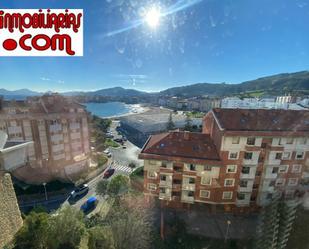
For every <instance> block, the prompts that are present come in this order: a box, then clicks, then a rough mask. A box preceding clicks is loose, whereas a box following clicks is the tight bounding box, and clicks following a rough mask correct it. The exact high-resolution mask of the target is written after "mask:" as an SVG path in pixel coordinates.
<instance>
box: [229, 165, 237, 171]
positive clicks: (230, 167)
mask: <svg viewBox="0 0 309 249" xmlns="http://www.w3.org/2000/svg"><path fill="white" fill-rule="evenodd" d="M236 171H237V165H227V166H226V173H236Z"/></svg>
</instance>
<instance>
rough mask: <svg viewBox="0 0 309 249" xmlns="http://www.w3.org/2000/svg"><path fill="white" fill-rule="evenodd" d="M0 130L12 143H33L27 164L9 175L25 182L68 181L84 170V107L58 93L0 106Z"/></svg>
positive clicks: (86, 151) (86, 147) (86, 142)
mask: <svg viewBox="0 0 309 249" xmlns="http://www.w3.org/2000/svg"><path fill="white" fill-rule="evenodd" d="M0 130H1V131H4V132H5V133H7V134H8V139H9V140H12V141H23V140H25V141H33V142H34V143H33V145H31V146H29V149H28V151H27V153H28V157H29V163H28V164H27V165H25V166H24V167H21V168H19V169H17V170H16V171H14V172H12V173H13V175H14V176H16V177H18V178H20V179H22V180H24V181H27V182H38V183H40V182H43V181H48V180H51V179H53V178H61V179H68V178H69V179H70V177H71V176H74V175H75V174H78V173H80V172H81V171H83V170H85V169H86V168H87V167H88V154H89V151H90V150H89V134H88V121H87V112H86V111H85V108H84V106H82V105H80V104H78V103H76V102H74V101H71V100H69V99H67V98H64V97H63V96H60V95H58V94H54V95H44V96H42V97H33V98H29V99H27V100H25V101H4V100H1V103H0Z"/></svg>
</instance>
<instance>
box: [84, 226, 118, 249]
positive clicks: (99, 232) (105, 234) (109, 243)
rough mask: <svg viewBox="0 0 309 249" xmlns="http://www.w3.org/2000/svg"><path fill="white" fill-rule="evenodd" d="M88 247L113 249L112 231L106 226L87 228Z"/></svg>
mask: <svg viewBox="0 0 309 249" xmlns="http://www.w3.org/2000/svg"><path fill="white" fill-rule="evenodd" d="M88 234H89V238H88V249H115V246H114V238H113V234H112V231H111V229H110V228H109V227H107V226H95V227H92V228H90V229H89V230H88Z"/></svg>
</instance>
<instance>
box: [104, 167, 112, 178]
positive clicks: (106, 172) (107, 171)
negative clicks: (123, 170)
mask: <svg viewBox="0 0 309 249" xmlns="http://www.w3.org/2000/svg"><path fill="white" fill-rule="evenodd" d="M114 173H115V169H111V168H110V169H108V170H106V171H105V172H104V175H103V178H106V179H107V178H110V177H111V176H112V175H113V174H114Z"/></svg>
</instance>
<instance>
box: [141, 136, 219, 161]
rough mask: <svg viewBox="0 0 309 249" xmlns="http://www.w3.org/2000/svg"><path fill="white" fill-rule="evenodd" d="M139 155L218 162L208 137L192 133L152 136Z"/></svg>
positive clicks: (216, 154) (212, 144) (214, 149)
mask: <svg viewBox="0 0 309 249" xmlns="http://www.w3.org/2000/svg"><path fill="white" fill-rule="evenodd" d="M141 153H142V154H152V155H161V156H171V157H185V158H193V159H202V160H220V158H219V155H218V152H217V150H216V147H215V145H214V143H213V141H212V139H211V138H210V136H209V135H208V134H202V133H193V132H168V133H162V134H158V135H152V136H151V137H150V139H149V140H148V141H147V143H146V144H145V146H144V148H143V150H142V152H141Z"/></svg>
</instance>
